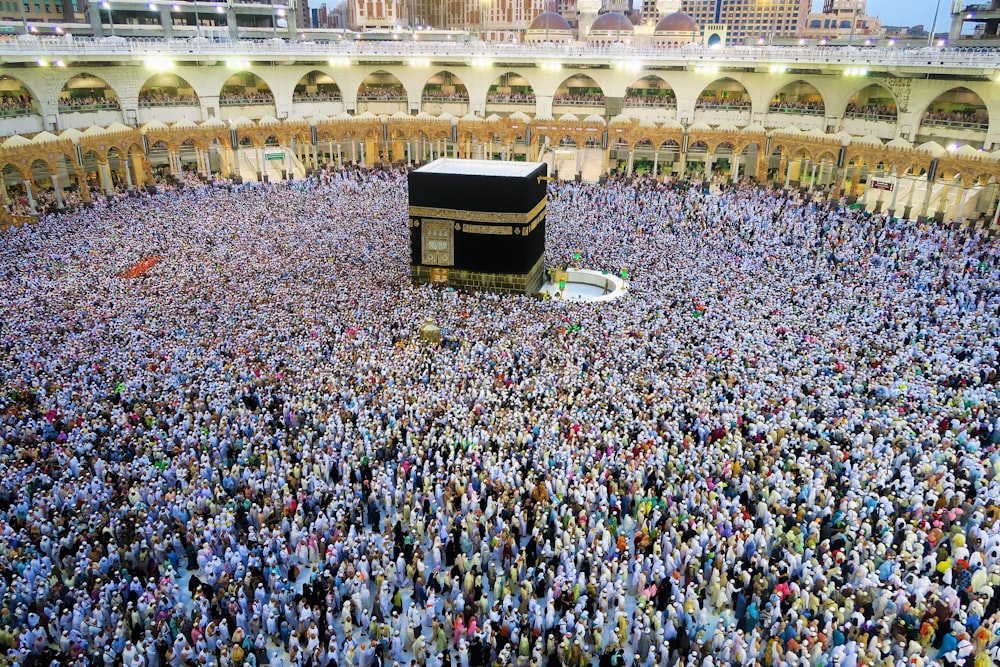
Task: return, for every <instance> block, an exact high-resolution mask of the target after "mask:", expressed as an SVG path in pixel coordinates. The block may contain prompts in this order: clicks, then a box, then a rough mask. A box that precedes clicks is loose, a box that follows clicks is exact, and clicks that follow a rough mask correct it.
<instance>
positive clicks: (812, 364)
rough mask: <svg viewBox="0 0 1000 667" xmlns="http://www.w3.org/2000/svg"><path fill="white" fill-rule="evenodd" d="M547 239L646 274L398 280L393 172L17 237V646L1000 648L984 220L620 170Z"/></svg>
mask: <svg viewBox="0 0 1000 667" xmlns="http://www.w3.org/2000/svg"><path fill="white" fill-rule="evenodd" d="M546 244H547V246H546V263H547V264H548V265H550V266H565V265H574V264H579V265H581V266H583V267H586V268H591V269H596V270H603V271H608V272H613V273H619V272H621V271H622V270H625V271H627V272H628V294H627V295H626V296H625V297H623V298H621V299H619V300H617V301H613V302H609V303H603V304H600V305H595V304H586V303H569V302H564V301H561V300H559V299H546V300H539V299H536V298H533V297H529V296H500V295H494V294H489V293H467V292H463V291H459V290H454V289H447V288H434V287H430V286H412V285H411V284H410V282H409V265H408V262H409V241H408V226H407V208H406V178H405V172H404V171H393V170H373V171H357V170H348V171H336V172H322V173H320V174H318V175H316V176H314V177H313V178H311V179H310V180H309V181H304V182H297V183H288V184H272V185H241V186H234V185H229V184H226V183H223V182H216V183H212V184H204V185H195V184H194V183H189V184H188V187H185V188H184V189H183V190H182V191H174V190H170V189H167V190H166V191H161V193H160V194H156V195H150V194H142V195H141V196H139V197H137V198H130V197H126V196H112V197H110V198H108V199H102V198H100V197H98V199H97V201H96V206H94V207H93V208H83V209H80V210H77V211H75V212H73V213H67V214H60V215H52V216H48V217H44V218H43V219H42V220H41V221H40V222H39V223H38V224H36V225H30V226H23V227H20V228H14V229H10V230H8V231H6V232H3V233H2V236H0V281H2V285H3V293H4V298H3V299H2V300H0V390H2V394H0V650H2V651H3V656H2V657H0V662H5V664H18V665H50V664H51V665H97V666H103V665H107V666H114V665H125V666H126V667H167V666H170V667H182V666H187V665H196V666H199V667H202V666H212V667H216V666H217V667H231V666H238V665H251V666H257V667H263V666H264V665H269V666H270V667H278V666H279V665H296V666H304V665H308V666H309V667H327V666H329V665H334V666H336V667H397V666H398V667H414V666H416V667H562V666H565V667H584V666H585V665H595V666H596V667H624V666H630V667H672V666H674V665H680V666H689V665H710V666H718V665H741V666H742V665H768V666H779V665H788V666H805V665H810V666H829V665H839V666H841V667H855V666H860V665H872V666H892V667H900V666H903V665H906V666H908V667H909V666H919V665H923V666H925V667H929V666H930V665H967V666H972V667H984V666H986V665H992V664H1000V663H998V662H997V661H998V660H1000V659H998V658H997V656H998V655H1000V649H998V646H1000V634H998V632H1000V622H998V621H1000V617H998V610H1000V506H998V503H1000V455H998V449H997V445H998V443H1000V423H998V421H997V418H998V400H997V380H998V370H997V362H998V359H997V357H998V352H1000V344H998V341H1000V331H998V325H1000V293H998V287H1000V265H998V258H1000V253H998V250H1000V249H998V247H997V241H996V240H994V239H991V238H990V237H988V236H986V235H983V234H982V233H980V232H974V231H968V230H961V229H955V228H949V227H944V226H936V225H933V224H932V225H918V224H915V223H913V222H909V221H905V220H895V219H890V218H887V217H886V216H882V215H870V214H866V213H863V212H858V211H854V210H850V209H847V208H839V207H836V206H828V205H827V204H825V203H824V204H818V203H815V202H812V201H810V200H809V199H808V198H807V197H805V196H803V195H800V194H797V193H792V194H786V193H782V192H780V191H773V190H769V189H766V188H762V187H759V186H756V185H752V184H749V183H747V184H743V185H740V186H736V187H731V188H729V189H725V190H723V191H722V192H706V191H705V188H703V187H701V185H700V184H691V185H688V184H682V183H657V182H654V181H651V180H645V179H635V180H624V179H623V180H618V179H615V178H612V179H611V180H610V181H609V182H608V183H606V184H603V185H588V184H573V183H560V184H553V185H552V186H551V191H550V202H549V206H548V219H547V222H546ZM142 260H148V261H147V262H145V263H144V264H143V266H148V267H151V268H149V269H148V271H146V272H145V273H143V274H142V275H140V276H138V277H134V278H123V277H121V274H122V273H123V272H124V271H127V270H128V269H130V268H131V267H133V266H134V265H136V264H137V263H139V262H140V261H142ZM428 316H430V317H432V318H434V320H435V322H436V323H437V324H438V325H440V326H441V327H443V328H444V329H445V330H446V331H447V335H448V337H449V339H450V340H451V341H453V342H454V344H451V345H447V346H441V347H436V346H432V345H429V344H426V343H421V342H419V341H418V335H417V330H418V327H419V326H420V324H421V323H422V322H423V321H424V319H425V318H426V317H428Z"/></svg>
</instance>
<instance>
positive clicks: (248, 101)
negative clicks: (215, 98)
mask: <svg viewBox="0 0 1000 667" xmlns="http://www.w3.org/2000/svg"><path fill="white" fill-rule="evenodd" d="M264 104H274V98H273V97H272V98H259V97H226V98H219V106H220V107H250V106H257V105H264Z"/></svg>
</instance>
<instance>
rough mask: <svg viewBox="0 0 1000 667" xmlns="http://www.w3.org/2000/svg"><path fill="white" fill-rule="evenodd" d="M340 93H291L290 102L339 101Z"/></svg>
mask: <svg viewBox="0 0 1000 667" xmlns="http://www.w3.org/2000/svg"><path fill="white" fill-rule="evenodd" d="M340 101H341V99H340V93H337V94H336V95H299V94H298V93H296V94H294V95H292V102H340Z"/></svg>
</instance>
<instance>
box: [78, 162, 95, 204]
mask: <svg viewBox="0 0 1000 667" xmlns="http://www.w3.org/2000/svg"><path fill="white" fill-rule="evenodd" d="M75 171H76V183H77V185H78V186H79V187H80V199H81V200H83V203H85V204H89V203H90V202H91V201H93V200H92V199H91V197H90V185H89V184H88V183H87V176H86V174H84V173H83V168H82V167H77V168H76V169H75Z"/></svg>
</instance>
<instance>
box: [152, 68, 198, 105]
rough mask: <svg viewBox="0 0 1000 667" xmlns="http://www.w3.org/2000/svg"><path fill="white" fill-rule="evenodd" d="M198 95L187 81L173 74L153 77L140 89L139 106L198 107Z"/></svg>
mask: <svg viewBox="0 0 1000 667" xmlns="http://www.w3.org/2000/svg"><path fill="white" fill-rule="evenodd" d="M200 103H201V100H200V99H199V98H198V93H197V92H196V91H195V89H194V86H192V85H191V84H190V83H188V81H187V80H186V79H184V78H183V77H181V76H178V75H176V74H174V73H173V72H159V73H157V74H154V75H152V76H151V77H149V78H148V79H146V81H145V82H144V83H143V84H142V86H141V87H140V88H139V106H140V107H143V106H145V107H153V106H198V105H199V104H200Z"/></svg>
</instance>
